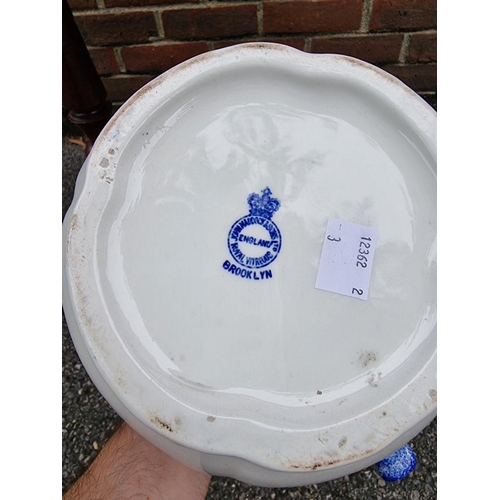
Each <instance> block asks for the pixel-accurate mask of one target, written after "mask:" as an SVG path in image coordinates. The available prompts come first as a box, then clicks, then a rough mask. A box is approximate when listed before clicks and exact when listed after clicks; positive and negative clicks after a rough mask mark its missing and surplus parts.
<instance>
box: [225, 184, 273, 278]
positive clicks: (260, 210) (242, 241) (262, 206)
mask: <svg viewBox="0 0 500 500" xmlns="http://www.w3.org/2000/svg"><path fill="white" fill-rule="evenodd" d="M271 194H272V192H271V190H270V189H269V188H268V187H266V188H265V189H263V190H262V196H259V195H258V194H257V193H252V194H251V195H250V196H249V197H248V198H247V201H248V205H249V207H250V211H249V214H248V215H245V216H244V217H242V218H241V219H238V220H237V221H236V222H235V223H234V224H233V225H232V226H231V229H230V230H229V235H228V239H227V245H228V248H229V252H230V254H231V256H232V257H233V258H234V260H235V261H236V262H237V263H238V264H240V265H241V266H243V267H245V268H248V269H260V268H262V267H265V266H268V265H269V264H271V262H273V261H274V260H275V259H276V257H277V256H278V253H279V251H280V249H281V234H280V231H279V229H278V226H276V224H275V223H274V222H273V221H272V220H271V217H272V216H273V215H274V213H275V212H276V211H277V210H279V208H280V206H281V204H280V202H279V201H278V200H277V199H276V198H272V197H271ZM262 229H264V230H265V233H266V235H265V236H263V234H262V233H263V232H262ZM259 233H260V234H259ZM226 263H229V262H228V261H226V262H224V264H223V267H224V269H226V270H228V271H230V272H233V274H235V271H234V270H232V268H231V267H226ZM229 266H231V264H230V263H229ZM236 267H237V266H235V268H236ZM242 271H243V270H242ZM266 272H267V271H266ZM268 273H269V274H265V273H264V274H263V275H262V278H258V277H257V276H258V274H256V273H254V274H253V275H252V276H255V277H254V278H248V279H265V277H268V278H270V277H272V273H271V271H268ZM238 276H242V277H245V278H246V277H247V276H248V274H247V273H242V272H240V273H239V274H238Z"/></svg>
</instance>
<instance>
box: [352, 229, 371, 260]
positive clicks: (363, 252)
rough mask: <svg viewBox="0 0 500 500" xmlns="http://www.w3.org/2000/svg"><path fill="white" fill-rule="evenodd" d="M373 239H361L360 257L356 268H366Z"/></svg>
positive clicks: (363, 237)
mask: <svg viewBox="0 0 500 500" xmlns="http://www.w3.org/2000/svg"><path fill="white" fill-rule="evenodd" d="M368 241H371V238H367V237H365V236H362V237H361V240H360V242H359V248H358V256H357V257H356V259H357V261H356V267H366V266H367V265H368V264H367V263H368V258H367V255H369V254H370V243H368Z"/></svg>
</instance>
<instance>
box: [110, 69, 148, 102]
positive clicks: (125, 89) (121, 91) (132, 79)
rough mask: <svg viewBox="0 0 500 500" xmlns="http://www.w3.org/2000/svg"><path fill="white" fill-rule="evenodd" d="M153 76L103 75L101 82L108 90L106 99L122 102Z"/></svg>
mask: <svg viewBox="0 0 500 500" xmlns="http://www.w3.org/2000/svg"><path fill="white" fill-rule="evenodd" d="M153 78H154V77H153V76H149V75H119V76H111V77H104V78H102V83H103V84H104V87H106V90H107V92H108V100H110V101H113V102H123V101H126V100H127V99H128V98H129V97H130V96H131V95H132V94H134V93H135V92H137V91H138V90H139V89H140V88H142V87H143V86H144V85H146V83H148V82H150V81H151V80H152V79H153Z"/></svg>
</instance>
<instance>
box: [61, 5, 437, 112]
mask: <svg viewBox="0 0 500 500" xmlns="http://www.w3.org/2000/svg"><path fill="white" fill-rule="evenodd" d="M69 4H70V6H71V8H72V10H73V14H74V16H75V19H76V22H77V24H78V26H79V28H80V31H81V33H82V35H83V37H84V39H85V41H86V43H87V46H88V48H89V51H90V54H91V56H92V59H93V60H94V63H95V65H96V68H97V70H98V72H99V74H100V75H101V77H102V80H103V82H104V85H105V86H106V88H107V90H108V97H109V99H110V100H111V101H112V102H114V103H121V102H123V101H124V100H126V99H127V98H128V97H129V96H130V95H132V93H133V92H135V91H136V90H138V89H139V88H140V87H141V86H142V85H144V84H145V83H146V82H148V81H149V80H151V79H152V78H153V77H154V76H157V75H158V74H160V73H162V72H163V71H165V70H167V69H169V68H171V67H172V66H175V65H176V64H178V63H180V62H182V61H184V60H186V59H188V58H190V57H192V56H194V55H197V54H200V53H202V52H206V51H209V50H213V49H216V48H220V47H225V46H228V45H232V44H235V43H241V42H246V41H274V42H280V43H284V44H287V45H290V46H292V47H295V48H298V49H300V50H304V51H306V52H322V53H339V54H346V55H351V56H354V57H357V58H359V59H363V60H365V61H368V62H371V63H373V64H376V65H377V66H380V67H381V68H384V69H385V70H386V71H388V72H390V73H392V74H394V75H395V76H397V77H398V78H400V79H401V80H403V81H404V82H405V83H406V84H407V85H409V86H410V87H411V88H413V89H414V90H415V91H417V92H419V93H420V94H421V95H423V96H424V97H425V98H427V99H428V100H429V101H431V102H432V101H433V100H435V95H436V71H437V50H436V46H437V43H436V34H437V32H436V28H437V26H436V0H264V1H252V0H235V1H231V0H69Z"/></svg>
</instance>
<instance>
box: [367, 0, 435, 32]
mask: <svg viewBox="0 0 500 500" xmlns="http://www.w3.org/2000/svg"><path fill="white" fill-rule="evenodd" d="M436 25H437V9H436V0H374V2H373V10H372V16H371V20H370V30H398V29H423V28H436Z"/></svg>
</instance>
